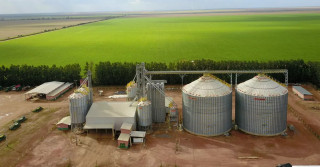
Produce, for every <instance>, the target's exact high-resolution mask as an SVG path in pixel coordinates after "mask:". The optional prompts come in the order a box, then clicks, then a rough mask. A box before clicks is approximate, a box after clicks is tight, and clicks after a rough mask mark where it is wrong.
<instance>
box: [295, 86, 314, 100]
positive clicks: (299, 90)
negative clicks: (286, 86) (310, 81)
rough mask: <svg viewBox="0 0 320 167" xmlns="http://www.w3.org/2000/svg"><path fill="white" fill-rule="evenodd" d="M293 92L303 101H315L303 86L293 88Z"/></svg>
mask: <svg viewBox="0 0 320 167" xmlns="http://www.w3.org/2000/svg"><path fill="white" fill-rule="evenodd" d="M292 91H293V93H294V94H295V95H298V96H299V97H300V98H301V99H303V100H313V94H312V93H310V92H309V91H307V90H306V89H304V88H303V87H301V86H293V87H292Z"/></svg>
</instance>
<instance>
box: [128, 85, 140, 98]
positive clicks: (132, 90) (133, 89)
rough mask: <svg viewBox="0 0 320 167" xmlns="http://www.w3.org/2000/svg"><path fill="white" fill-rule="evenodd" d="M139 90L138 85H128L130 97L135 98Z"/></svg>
mask: <svg viewBox="0 0 320 167" xmlns="http://www.w3.org/2000/svg"><path fill="white" fill-rule="evenodd" d="M137 91H138V87H137V86H136V85H135V86H131V87H128V88H127V94H128V98H131V99H133V98H134V97H135V96H136V94H137Z"/></svg>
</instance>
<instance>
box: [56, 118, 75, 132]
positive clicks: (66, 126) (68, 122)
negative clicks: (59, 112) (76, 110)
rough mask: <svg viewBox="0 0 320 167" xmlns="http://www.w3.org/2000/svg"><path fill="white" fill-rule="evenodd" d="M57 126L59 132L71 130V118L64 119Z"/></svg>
mask: <svg viewBox="0 0 320 167" xmlns="http://www.w3.org/2000/svg"><path fill="white" fill-rule="evenodd" d="M56 125H57V128H58V129H59V130H69V129H70V126H71V119H70V116H67V117H64V118H62V119H61V120H60V121H59V122H58V123H57V124H56Z"/></svg>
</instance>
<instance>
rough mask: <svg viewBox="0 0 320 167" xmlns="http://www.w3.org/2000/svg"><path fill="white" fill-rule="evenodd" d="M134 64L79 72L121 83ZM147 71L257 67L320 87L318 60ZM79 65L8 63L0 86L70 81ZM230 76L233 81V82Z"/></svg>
mask: <svg viewBox="0 0 320 167" xmlns="http://www.w3.org/2000/svg"><path fill="white" fill-rule="evenodd" d="M136 64H138V63H127V62H123V63H122V62H116V63H111V62H99V63H98V64H95V65H94V64H93V63H90V64H89V63H86V65H85V68H84V69H83V70H82V72H83V74H84V73H86V71H87V70H88V69H91V70H92V71H93V82H94V85H125V84H126V83H128V82H129V81H131V80H132V79H133V78H134V76H135V69H136ZM146 69H147V70H149V71H157V70H164V71H165V70H172V71H174V70H257V69H288V71H289V83H306V82H309V83H312V84H314V85H316V86H318V87H320V62H304V61H303V60H285V61H269V62H258V61H213V60H194V61H179V62H175V63H168V64H166V63H157V62H151V63H146ZM80 73H81V67H80V65H79V64H71V65H66V66H64V67H62V66H59V67H58V66H56V65H53V66H45V65H43V66H30V65H11V66H10V67H5V66H2V67H0V85H1V86H10V85H13V84H23V85H31V86H35V85H39V84H42V83H43V82H47V81H64V82H74V81H75V80H77V81H79V79H80V78H81V74H80ZM254 75H255V74H242V75H240V76H239V77H238V82H243V81H245V80H247V79H250V78H252V77H253V76H254ZM199 76H200V75H186V76H185V77H184V81H183V83H184V84H186V83H190V82H192V81H193V80H195V79H197V78H198V77H199ZM217 76H218V77H219V78H221V79H223V80H225V81H227V82H230V76H229V75H226V74H219V75H217ZM271 76H272V77H274V78H276V79H277V80H279V81H280V82H284V75H283V74H271ZM152 79H164V80H167V81H168V84H181V78H180V76H179V75H154V76H152ZM234 79H235V77H233V83H234V82H235V80H234Z"/></svg>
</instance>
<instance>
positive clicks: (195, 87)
mask: <svg viewBox="0 0 320 167" xmlns="http://www.w3.org/2000/svg"><path fill="white" fill-rule="evenodd" d="M182 91H183V92H184V93H186V94H189V95H192V96H198V97H217V96H224V95H227V94H230V93H231V92H232V89H231V88H230V87H229V86H228V85H227V84H226V83H223V82H222V81H220V80H218V79H217V78H215V77H213V76H210V75H204V76H202V77H200V78H199V79H197V80H195V81H193V82H191V83H190V84H188V85H186V86H184V87H183V89H182Z"/></svg>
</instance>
